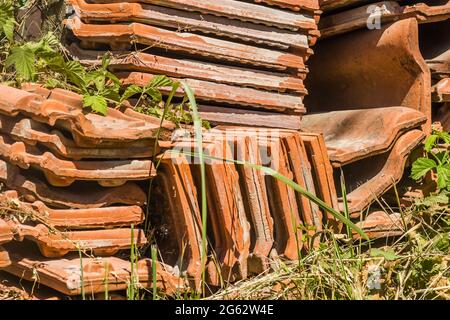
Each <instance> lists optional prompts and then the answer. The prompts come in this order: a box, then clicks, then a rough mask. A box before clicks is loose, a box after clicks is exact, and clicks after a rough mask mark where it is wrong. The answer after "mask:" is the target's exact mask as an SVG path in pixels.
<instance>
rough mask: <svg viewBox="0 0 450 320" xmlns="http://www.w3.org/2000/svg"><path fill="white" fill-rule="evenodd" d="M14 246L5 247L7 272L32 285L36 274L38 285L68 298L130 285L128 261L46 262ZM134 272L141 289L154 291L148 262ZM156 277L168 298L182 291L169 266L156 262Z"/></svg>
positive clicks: (75, 258) (71, 258)
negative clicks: (9, 263) (7, 264)
mask: <svg viewBox="0 0 450 320" xmlns="http://www.w3.org/2000/svg"><path fill="white" fill-rule="evenodd" d="M14 245H15V246H13V244H12V243H11V244H8V247H7V248H6V249H7V250H8V252H9V253H10V256H11V261H12V264H11V265H10V266H8V267H7V268H5V271H6V272H8V273H11V274H13V275H15V276H17V277H20V278H23V279H26V280H29V281H35V279H36V277H35V274H37V275H38V277H37V279H38V280H37V281H38V282H39V283H40V284H42V285H45V286H48V287H50V288H52V289H55V290H57V291H59V292H62V293H64V294H67V295H79V294H81V292H82V287H83V291H84V292H85V294H87V295H89V294H92V293H99V292H104V291H105V290H106V288H107V290H108V291H110V292H112V291H117V290H124V289H126V288H127V287H128V285H129V282H130V281H131V276H132V272H133V271H132V269H131V263H130V261H127V260H123V259H120V258H117V257H104V258H88V257H84V258H83V259H82V260H81V261H80V258H79V257H78V255H74V256H69V257H68V258H65V259H47V258H42V257H40V256H39V255H37V254H35V253H33V252H31V251H30V250H25V248H23V245H21V244H20V243H14ZM81 266H82V267H81ZM81 268H82V271H83V272H82V275H81ZM134 272H135V274H134V276H135V277H136V278H137V279H139V284H140V286H142V287H144V288H152V287H153V279H152V274H153V273H152V261H151V260H150V259H144V260H139V261H138V262H137V264H136V266H135V269H134ZM156 273H157V279H156V284H157V288H158V289H160V290H162V291H163V292H165V293H166V294H167V295H173V294H175V293H176V292H180V291H182V290H183V289H184V288H185V283H184V282H183V280H182V279H180V278H179V277H177V276H175V275H174V274H173V270H172V269H171V268H170V267H169V266H166V265H164V264H162V263H160V262H158V264H157V267H156Z"/></svg>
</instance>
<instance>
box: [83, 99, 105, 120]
mask: <svg viewBox="0 0 450 320" xmlns="http://www.w3.org/2000/svg"><path fill="white" fill-rule="evenodd" d="M83 108H91V109H92V111H95V112H97V113H100V114H102V115H104V116H105V115H106V114H107V113H108V103H107V102H106V99H105V98H104V97H102V96H97V95H89V94H85V95H83Z"/></svg>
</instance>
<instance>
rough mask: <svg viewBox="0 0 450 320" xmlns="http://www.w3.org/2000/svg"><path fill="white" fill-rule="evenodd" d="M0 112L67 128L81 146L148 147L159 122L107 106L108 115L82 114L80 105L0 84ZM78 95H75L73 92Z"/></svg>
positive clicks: (152, 141) (154, 135)
mask: <svg viewBox="0 0 450 320" xmlns="http://www.w3.org/2000/svg"><path fill="white" fill-rule="evenodd" d="M0 95H1V96H3V97H5V99H4V100H2V101H1V102H0V113H2V114H4V115H8V116H17V115H18V114H19V113H21V114H23V115H27V116H31V117H32V118H33V119H34V120H36V121H39V122H43V123H46V124H48V125H50V126H55V125H56V127H57V128H59V129H65V130H68V131H69V132H70V133H71V134H72V135H73V139H74V140H75V143H76V144H77V145H78V146H82V147H86V146H87V147H92V146H96V145H99V144H101V145H102V146H106V147H111V146H114V145H115V146H117V145H122V147H123V146H128V145H129V146H140V147H142V146H151V145H152V144H153V143H154V138H155V137H156V133H157V131H158V128H159V125H157V124H154V123H149V122H146V121H143V120H141V119H137V118H134V117H131V116H128V115H125V114H124V113H122V112H120V111H118V110H115V109H112V108H109V110H108V115H107V116H106V117H105V116H102V115H98V114H95V113H92V112H90V113H87V114H85V113H84V112H83V110H82V108H81V107H78V106H72V105H70V104H64V103H62V102H60V101H58V100H53V99H45V98H44V97H42V96H40V95H38V94H33V93H29V92H26V91H24V90H19V89H15V88H12V87H7V86H0ZM76 96H77V95H76Z"/></svg>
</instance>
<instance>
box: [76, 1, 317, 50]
mask: <svg viewBox="0 0 450 320" xmlns="http://www.w3.org/2000/svg"><path fill="white" fill-rule="evenodd" d="M69 2H70V3H71V4H72V6H73V8H74V9H75V12H76V14H77V16H79V17H80V18H81V20H83V21H84V22H88V23H95V22H105V21H106V22H108V23H111V22H140V23H145V24H149V25H154V26H158V27H168V28H172V27H173V26H174V25H177V26H178V28H180V29H184V30H190V31H196V32H201V33H203V34H213V35H216V36H221V37H224V38H231V39H238V40H239V41H245V42H251V43H254V44H257V45H261V44H264V45H268V46H270V47H276V48H280V49H288V48H295V49H299V50H303V51H304V50H307V49H308V38H307V36H306V35H304V34H300V33H296V32H293V31H290V30H280V29H278V28H274V27H267V26H258V28H255V25H254V24H253V23H249V22H242V21H236V20H231V19H227V18H223V17H215V16H210V15H204V14H201V13H197V12H188V11H181V10H177V9H172V8H166V7H160V6H154V5H148V4H140V3H128V2H125V1H124V2H119V3H108V4H91V3H86V2H85V1H84V0H70V1H69Z"/></svg>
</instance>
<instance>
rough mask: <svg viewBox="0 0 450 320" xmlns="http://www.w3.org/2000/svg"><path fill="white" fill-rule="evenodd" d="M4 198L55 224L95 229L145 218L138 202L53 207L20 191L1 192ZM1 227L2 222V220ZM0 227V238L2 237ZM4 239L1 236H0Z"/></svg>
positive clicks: (46, 222)
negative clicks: (24, 198) (24, 196)
mask: <svg viewBox="0 0 450 320" xmlns="http://www.w3.org/2000/svg"><path fill="white" fill-rule="evenodd" d="M0 202H2V203H6V204H9V205H10V206H12V207H13V208H15V207H17V208H20V209H21V210H25V211H29V210H30V211H31V212H32V214H33V215H35V216H37V217H38V218H39V220H40V221H44V222H45V224H46V225H49V226H52V227H55V228H69V229H94V228H111V227H125V226H130V225H132V224H134V225H138V224H140V223H142V222H143V220H144V213H143V211H142V209H141V207H138V206H114V207H106V208H91V209H51V208H49V207H48V206H46V205H45V204H44V203H43V202H41V201H35V202H33V203H28V202H24V201H22V200H20V196H19V194H18V192H17V191H14V190H9V191H5V192H3V193H0ZM0 229H1V223H0ZM1 234H2V233H1V231H0V238H1ZM0 242H1V240H0Z"/></svg>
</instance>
